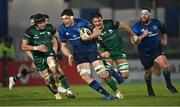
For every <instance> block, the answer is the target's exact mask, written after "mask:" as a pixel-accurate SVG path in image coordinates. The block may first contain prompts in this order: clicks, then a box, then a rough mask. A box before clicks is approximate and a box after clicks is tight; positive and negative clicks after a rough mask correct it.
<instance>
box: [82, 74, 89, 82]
mask: <svg viewBox="0 0 180 107" xmlns="http://www.w3.org/2000/svg"><path fill="white" fill-rule="evenodd" d="M81 78H82V79H83V80H84V81H85V82H86V83H90V82H91V81H92V77H91V75H90V74H89V73H83V74H82V75H81Z"/></svg>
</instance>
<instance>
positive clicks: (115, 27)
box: [112, 20, 120, 29]
mask: <svg viewBox="0 0 180 107" xmlns="http://www.w3.org/2000/svg"><path fill="white" fill-rule="evenodd" d="M112 25H113V28H114V29H118V28H119V25H120V22H118V21H116V20H112Z"/></svg>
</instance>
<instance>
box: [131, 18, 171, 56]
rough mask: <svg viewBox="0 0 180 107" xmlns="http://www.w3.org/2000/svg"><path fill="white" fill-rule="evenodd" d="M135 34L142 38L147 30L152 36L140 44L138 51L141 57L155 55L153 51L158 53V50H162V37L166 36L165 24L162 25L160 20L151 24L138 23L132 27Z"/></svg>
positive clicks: (152, 20)
mask: <svg viewBox="0 0 180 107" xmlns="http://www.w3.org/2000/svg"><path fill="white" fill-rule="evenodd" d="M132 29H133V32H134V33H135V34H136V35H138V36H141V35H142V34H143V32H144V30H145V29H147V30H148V31H149V32H150V34H149V35H148V37H146V38H144V39H143V40H142V41H141V42H140V43H139V44H138V51H139V53H140V54H141V55H143V56H144V55H145V56H146V55H147V56H148V55H149V54H151V53H153V51H156V50H158V49H161V48H162V45H161V41H160V38H161V35H162V34H166V33H167V31H166V26H165V24H163V23H161V21H160V20H159V19H156V18H154V19H151V20H150V23H149V24H143V23H142V22H140V21H139V22H137V23H135V24H134V26H133V27H132Z"/></svg>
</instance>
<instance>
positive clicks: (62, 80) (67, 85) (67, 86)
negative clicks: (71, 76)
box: [59, 76, 70, 89]
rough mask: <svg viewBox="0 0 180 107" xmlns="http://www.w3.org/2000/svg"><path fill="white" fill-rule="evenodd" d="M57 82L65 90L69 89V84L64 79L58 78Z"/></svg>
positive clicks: (62, 77)
mask: <svg viewBox="0 0 180 107" xmlns="http://www.w3.org/2000/svg"><path fill="white" fill-rule="evenodd" d="M59 81H60V82H61V84H62V86H63V87H64V88H65V89H68V88H70V87H69V83H68V81H67V78H66V77H64V76H61V77H59Z"/></svg>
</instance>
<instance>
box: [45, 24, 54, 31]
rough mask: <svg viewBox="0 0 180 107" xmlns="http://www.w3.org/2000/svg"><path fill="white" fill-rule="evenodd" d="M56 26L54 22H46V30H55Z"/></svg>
mask: <svg viewBox="0 0 180 107" xmlns="http://www.w3.org/2000/svg"><path fill="white" fill-rule="evenodd" d="M55 29H56V28H55V27H54V26H53V25H52V24H46V30H55Z"/></svg>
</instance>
